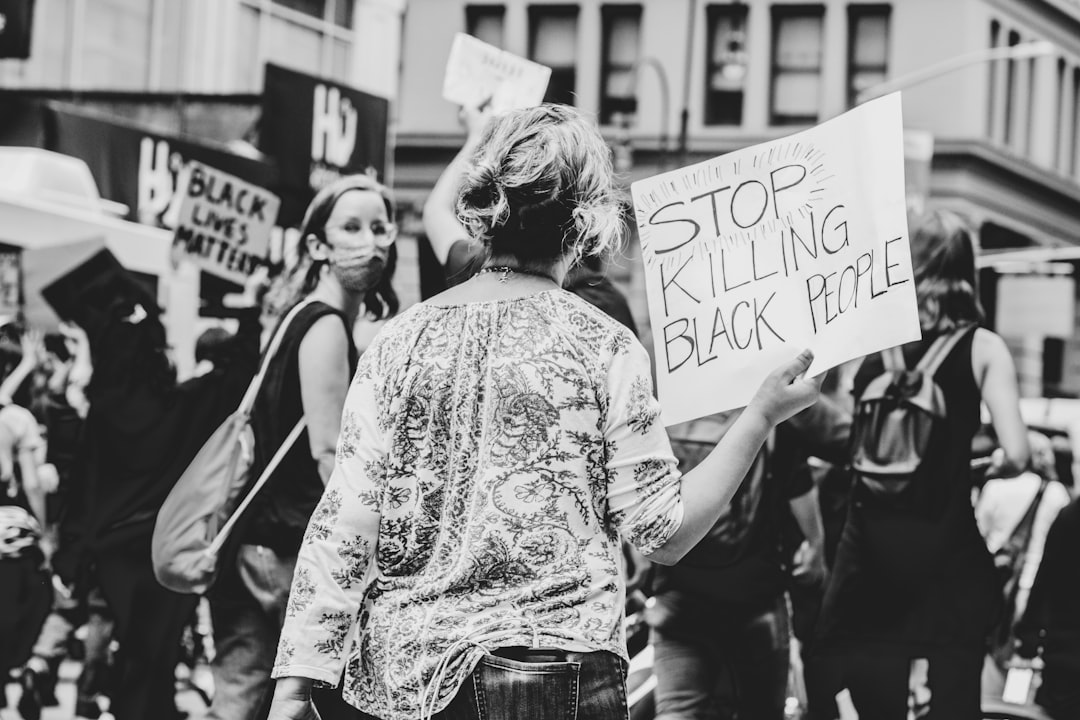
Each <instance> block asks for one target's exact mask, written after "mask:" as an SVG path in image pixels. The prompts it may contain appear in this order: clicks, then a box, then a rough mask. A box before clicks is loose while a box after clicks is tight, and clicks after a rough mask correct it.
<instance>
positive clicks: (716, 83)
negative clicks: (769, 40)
mask: <svg viewBox="0 0 1080 720" xmlns="http://www.w3.org/2000/svg"><path fill="white" fill-rule="evenodd" d="M706 17H707V19H708V31H709V39H708V47H707V48H706V50H707V52H708V53H709V54H708V56H707V57H708V66H707V67H706V69H705V124H706V125H742V117H743V93H744V92H745V89H746V59H747V55H746V6H745V5H710V6H709V7H708V8H706Z"/></svg>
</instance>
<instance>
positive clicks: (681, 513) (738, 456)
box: [605, 342, 821, 565]
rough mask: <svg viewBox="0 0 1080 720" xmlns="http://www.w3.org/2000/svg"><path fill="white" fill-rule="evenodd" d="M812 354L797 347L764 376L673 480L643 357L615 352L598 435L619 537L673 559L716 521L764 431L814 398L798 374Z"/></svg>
mask: <svg viewBox="0 0 1080 720" xmlns="http://www.w3.org/2000/svg"><path fill="white" fill-rule="evenodd" d="M812 359H813V356H812V355H811V354H810V352H808V351H806V352H803V353H802V354H800V355H799V357H798V358H796V359H795V360H793V361H791V362H789V363H786V364H784V365H783V366H781V367H780V368H778V369H777V370H775V371H774V372H773V373H772V374H771V375H769V377H767V378H766V379H765V381H764V382H763V383H762V385H761V387H760V388H759V389H758V392H757V394H756V395H755V396H754V399H753V400H752V401H751V402H750V404H749V405H748V406H747V407H746V409H745V410H743V412H742V414H741V415H740V417H739V418H738V419H737V420H736V421H735V423H734V424H733V425H732V426H731V428H730V429H729V430H728V431H727V433H726V434H725V435H724V437H723V439H722V440H721V441H720V442H719V443H718V444H717V445H716V447H715V448H713V450H712V452H711V453H709V455H707V456H706V457H705V459H704V460H703V461H702V462H701V463H700V464H698V465H697V466H696V467H695V468H694V469H693V470H691V471H689V472H687V473H686V474H685V475H683V476H682V477H681V479H680V478H679V475H678V472H677V471H676V470H675V468H674V458H673V457H672V456H671V448H670V444H669V443H668V441H667V434H666V432H665V431H664V429H663V427H661V426H660V420H659V405H658V403H657V401H656V399H655V398H654V397H653V395H652V383H651V380H650V376H649V365H648V355H647V354H646V353H645V350H644V348H642V347H641V346H640V345H639V344H638V343H636V342H634V343H632V344H631V345H630V346H629V348H628V350H627V351H625V352H623V353H620V354H618V355H617V356H616V357H615V359H614V360H613V362H612V368H611V371H610V379H609V387H610V391H609V392H610V394H611V399H610V410H609V422H608V427H607V431H606V436H605V439H606V444H607V446H608V448H609V452H610V453H611V457H609V460H608V465H607V470H608V475H609V487H608V506H609V510H610V512H611V513H612V517H613V521H614V522H615V523H616V524H617V525H618V526H619V527H620V529H621V530H622V532H623V534H624V536H625V537H627V539H629V540H630V542H632V543H633V544H634V545H635V546H636V547H637V548H638V549H639V550H641V552H642V553H643V554H644V555H645V556H646V557H648V558H649V559H650V560H653V561H655V562H658V563H660V564H662V565H672V564H674V563H676V562H678V561H679V560H680V559H681V558H682V557H683V555H685V554H686V553H687V552H689V550H690V549H691V548H693V547H694V546H695V545H697V543H698V542H699V541H700V540H701V539H702V538H703V537H704V536H705V533H707V532H708V531H709V529H710V528H711V527H712V526H713V525H714V524H715V523H716V520H717V519H718V518H719V517H720V513H721V512H722V511H723V509H724V508H725V507H726V506H727V504H728V503H729V502H730V501H731V498H732V497H733V496H734V495H735V491H736V490H738V488H739V485H740V484H741V483H742V480H743V478H744V477H745V476H746V473H747V471H748V470H749V469H750V465H751V463H753V461H754V458H755V457H756V456H757V453H758V451H759V450H760V449H761V445H762V443H764V442H765V438H766V436H767V435H768V434H769V431H770V430H772V428H773V427H775V426H776V424H777V423H779V422H782V421H783V420H785V419H787V418H789V417H791V416H792V415H793V414H795V413H796V412H799V411H800V410H803V409H804V408H806V407H809V406H810V405H811V404H812V403H813V402H814V400H816V399H817V397H818V389H819V386H820V382H821V379H820V378H817V379H814V380H808V379H805V378H803V377H801V374H802V373H803V372H805V371H806V369H807V368H808V367H809V366H810V362H811V360H812Z"/></svg>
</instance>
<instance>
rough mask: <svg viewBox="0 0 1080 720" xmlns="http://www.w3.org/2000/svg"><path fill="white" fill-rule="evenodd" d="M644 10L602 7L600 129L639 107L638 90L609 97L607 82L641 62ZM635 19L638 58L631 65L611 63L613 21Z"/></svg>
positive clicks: (637, 5) (634, 5)
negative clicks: (625, 94)
mask: <svg viewBox="0 0 1080 720" xmlns="http://www.w3.org/2000/svg"><path fill="white" fill-rule="evenodd" d="M644 14H645V12H644V7H643V6H642V5H641V4H640V3H605V4H604V5H601V6H600V94H599V95H600V107H599V111H600V112H599V115H598V118H599V121H600V124H601V125H611V124H612V116H613V115H615V114H616V113H619V112H622V113H632V112H634V111H635V110H636V106H637V89H636V88H635V87H631V88H630V95H629V96H626V97H618V96H615V95H608V93H607V87H608V79H609V78H610V76H611V74H612V73H613V72H631V73H632V72H633V71H634V69H635V68H636V67H637V65H638V63H639V61H640V59H641V58H640V50H641V30H642V22H643V18H644ZM626 18H633V19H634V20H636V21H637V33H638V51H639V52H638V55H639V56H638V58H637V59H635V60H634V62H633V63H631V64H629V65H624V64H622V63H614V62H612V61H611V36H612V32H613V30H614V22H613V21H614V20H617V19H618V20H621V19H626Z"/></svg>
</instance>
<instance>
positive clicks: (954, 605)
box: [809, 212, 1028, 720]
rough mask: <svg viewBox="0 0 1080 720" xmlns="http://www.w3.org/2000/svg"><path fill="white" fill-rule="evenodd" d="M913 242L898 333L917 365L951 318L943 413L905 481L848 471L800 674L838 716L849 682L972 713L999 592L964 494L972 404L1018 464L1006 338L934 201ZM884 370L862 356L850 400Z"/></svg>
mask: <svg viewBox="0 0 1080 720" xmlns="http://www.w3.org/2000/svg"><path fill="white" fill-rule="evenodd" d="M911 248H912V261H913V267H914V271H915V272H914V275H915V277H914V280H915V283H916V291H917V296H918V299H919V313H920V320H921V324H922V332H923V339H922V340H921V341H919V342H914V343H911V344H909V345H906V346H904V347H903V355H904V360H905V365H906V366H907V367H909V368H911V367H914V366H915V364H916V361H917V360H918V359H919V358H920V357H921V356H922V354H923V353H925V352H926V351H927V349H928V348H929V347H930V346H931V344H932V343H933V341H934V339H935V338H937V337H939V336H942V335H943V334H950V335H951V334H953V333H957V332H962V335H959V341H958V342H957V343H956V345H955V346H954V347H953V349H952V351H951V352H950V353H949V354H948V356H947V357H945V359H944V362H943V363H942V364H941V365H940V367H939V369H938V370H937V372H936V374H935V375H934V376H933V380H934V382H935V383H936V384H937V386H938V387H939V388H940V389H941V391H942V392H943V393H944V402H945V408H946V419H945V421H944V422H940V423H937V424H935V426H934V428H933V431H932V435H931V436H930V442H929V444H928V446H927V450H926V452H927V453H928V455H926V456H924V457H923V459H922V464H921V465H920V471H919V472H920V476H919V477H917V478H916V480H915V481H914V482H913V483H912V485H911V486H909V487H907V488H906V489H903V490H901V491H899V492H896V493H893V492H880V491H879V490H878V489H876V488H875V487H874V486H873V485H871V484H870V483H868V482H864V481H862V480H861V479H859V478H857V479H856V482H855V485H854V487H853V490H852V501H851V505H850V507H849V514H848V520H847V523H846V525H845V527H844V534H843V537H842V538H841V541H840V547H839V549H838V551H837V559H836V567H835V568H834V569H833V571H832V573H831V576H830V583H829V587H828V590H827V591H826V596H825V601H824V608H823V610H822V618H821V623H820V636H821V637H820V644H819V647H818V653H819V654H821V656H822V663H820V664H819V665H818V670H820V671H821V672H822V673H824V674H825V676H823V677H821V678H817V679H815V680H814V681H812V682H810V683H809V684H810V685H811V686H812V687H816V688H817V690H815V691H814V698H812V701H811V703H812V708H811V709H812V710H813V711H814V712H815V713H816V715H815V716H816V717H825V718H832V717H835V712H834V711H832V710H831V709H830V708H829V700H830V699H831V698H832V697H834V696H835V694H836V693H837V692H839V691H840V690H841V689H847V690H849V691H850V695H851V699H852V701H853V702H854V705H855V707H856V709H857V710H858V713H859V715H860V716H861V717H867V718H874V719H875V720H891V719H892V718H907V717H909V715H908V711H909V698H910V699H911V700H912V702H913V703H914V705H915V706H916V707H915V708H914V711H916V712H919V713H922V712H926V711H927V709H928V712H929V715H927V717H933V718H950V720H975V719H977V718H981V715H980V714H979V712H980V708H979V705H980V701H979V699H980V688H979V680H980V673H981V670H982V664H983V657H984V654H985V647H986V640H987V634H988V631H989V630H990V628H991V626H992V624H993V622H994V620H995V618H996V616H997V613H998V610H999V607H1000V592H999V589H998V587H997V580H996V575H995V571H994V566H993V562H992V560H991V558H990V554H989V553H988V552H987V550H986V545H985V544H984V543H983V541H982V539H981V537H980V536H979V532H978V527H977V526H976V523H975V516H974V512H973V509H972V505H971V490H972V480H971V468H970V464H971V446H972V438H973V436H974V435H975V432H976V430H977V429H978V428H979V425H980V404H982V403H985V405H986V407H987V408H988V409H989V411H990V416H991V418H992V424H993V428H994V430H995V432H996V434H997V438H998V441H999V443H1000V445H1001V447H1002V448H1003V457H1004V460H1005V461H1006V464H1007V465H1009V466H1012V467H1014V468H1022V467H1025V466H1026V465H1027V461H1028V448H1027V436H1026V430H1025V428H1024V424H1023V421H1022V420H1021V417H1020V411H1019V406H1018V389H1017V380H1016V373H1015V369H1014V367H1013V363H1012V358H1011V357H1010V355H1009V351H1008V348H1007V347H1006V346H1005V343H1004V342H1003V341H1002V340H1001V338H1000V337H998V336H997V335H995V334H994V333H992V332H990V331H989V330H986V329H983V328H981V327H979V324H980V323H981V321H982V317H983V316H982V311H981V309H980V307H979V303H978V295H977V293H976V279H975V246H974V242H973V240H972V236H971V232H970V230H969V229H968V228H967V227H966V226H965V225H964V224H963V222H962V221H961V220H960V219H959V218H958V217H957V216H955V215H953V214H951V213H947V212H935V213H933V214H931V215H930V216H928V217H927V218H926V220H925V221H923V222H922V223H921V224H919V225H918V226H917V228H916V230H915V232H914V235H913V237H912V240H911ZM883 373H884V364H883V361H882V358H881V357H880V356H871V357H868V358H866V359H865V361H864V362H863V364H862V366H861V367H860V369H859V371H858V373H857V375H856V377H855V382H854V395H855V398H856V402H857V403H858V401H859V398H861V396H862V395H863V392H864V391H865V389H866V388H867V385H868V383H869V382H870V381H871V380H873V379H875V378H877V377H879V376H881V375H882V374H883ZM857 427H858V422H856V428H857ZM927 701H928V702H927Z"/></svg>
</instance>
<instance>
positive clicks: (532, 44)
mask: <svg viewBox="0 0 1080 720" xmlns="http://www.w3.org/2000/svg"><path fill="white" fill-rule="evenodd" d="M577 24H578V8H577V6H576V5H533V6H531V7H530V8H529V57H530V58H531V59H532V60H534V61H536V62H538V63H540V64H541V65H547V66H548V67H549V68H551V81H550V82H548V89H547V95H545V96H544V102H552V103H563V104H565V105H573V104H574V102H575V97H574V95H575V90H576V89H577V39H578V38H577Z"/></svg>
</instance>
